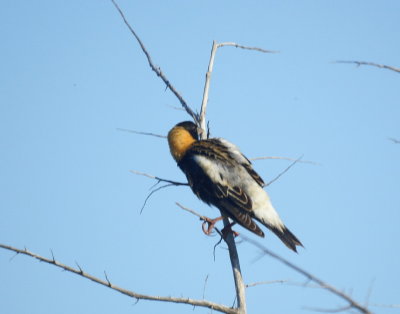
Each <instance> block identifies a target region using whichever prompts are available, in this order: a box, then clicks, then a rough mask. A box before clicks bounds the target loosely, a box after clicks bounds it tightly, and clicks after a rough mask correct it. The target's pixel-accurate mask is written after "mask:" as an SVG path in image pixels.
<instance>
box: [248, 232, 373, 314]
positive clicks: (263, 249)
mask: <svg viewBox="0 0 400 314" xmlns="http://www.w3.org/2000/svg"><path fill="white" fill-rule="evenodd" d="M240 237H241V238H242V239H243V240H244V241H246V242H249V243H251V244H252V245H254V246H255V247H257V248H258V249H260V250H261V252H262V253H264V254H266V255H269V256H271V257H273V258H274V259H276V260H278V261H279V262H281V263H282V264H284V265H286V266H288V267H289V268H291V269H293V270H295V271H296V272H298V273H300V274H302V275H303V276H304V277H306V278H307V280H309V281H312V282H314V283H316V284H317V285H318V286H319V287H321V288H323V289H326V290H328V291H329V292H331V293H333V294H334V295H336V296H338V297H340V298H341V299H343V300H345V301H346V302H347V303H348V308H353V309H355V310H358V311H359V312H361V313H364V314H372V313H371V312H370V311H369V310H368V309H367V308H366V307H364V306H362V305H361V304H360V303H358V302H357V301H355V300H354V299H352V298H351V297H350V296H348V295H347V294H345V293H344V292H342V291H339V290H338V289H336V288H335V287H333V286H331V285H330V284H328V283H326V282H324V281H323V280H321V279H319V278H318V277H316V276H314V275H313V274H311V273H309V272H307V271H305V270H304V269H302V268H300V267H299V266H296V265H295V264H293V263H292V262H289V261H288V260H287V259H285V258H283V257H281V256H279V255H277V254H275V253H274V252H272V251H270V250H269V249H267V248H266V247H264V246H263V245H261V244H260V243H258V242H256V241H254V240H252V239H250V238H248V237H246V236H243V235H241V236H240ZM346 309H347V307H346ZM335 311H336V310H335Z"/></svg>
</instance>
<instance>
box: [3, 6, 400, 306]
mask: <svg viewBox="0 0 400 314" xmlns="http://www.w3.org/2000/svg"><path fill="white" fill-rule="evenodd" d="M119 4H120V6H121V8H122V9H123V10H124V12H125V14H126V17H127V18H128V19H129V21H130V23H131V25H132V26H133V27H134V28H135V30H136V31H137V32H138V34H139V35H140V36H141V38H142V40H143V41H144V43H145V45H146V47H147V48H148V50H149V52H150V53H151V55H152V57H153V60H154V62H155V63H156V64H157V65H158V66H160V67H161V68H162V70H163V72H164V73H165V74H166V75H167V77H168V78H169V79H170V80H171V82H172V83H173V84H174V85H175V87H176V88H177V89H178V90H179V91H180V92H181V94H182V95H183V97H184V98H185V99H186V101H187V102H188V103H189V104H190V105H191V106H192V108H193V109H195V110H198V109H199V106H200V104H201V96H202V91H203V84H204V78H205V72H206V69H207V65H208V60H209V54H210V49H211V45H212V41H213V40H216V41H218V42H224V41H234V42H237V43H239V44H242V45H248V46H258V47H262V48H265V49H271V50H278V51H280V53H279V54H262V53H258V52H252V51H244V50H239V49H235V48H229V47H227V48H223V49H221V50H219V51H218V54H217V57H216V60H215V66H214V73H213V77H212V82H211V90H210V98H209V107H208V115H207V117H208V120H209V121H210V126H211V134H212V136H218V137H224V138H226V139H228V140H230V141H232V142H234V143H235V144H237V145H238V146H239V147H240V148H241V150H242V151H243V152H244V153H245V154H246V155H247V156H248V157H249V158H251V157H258V156H283V157H291V158H297V157H299V156H303V158H304V159H305V160H312V161H315V162H317V163H319V164H320V165H318V166H315V165H310V164H297V165H295V166H294V167H293V168H292V169H291V170H290V171H289V172H288V173H286V174H285V175H284V176H282V177H281V178H280V179H279V180H278V181H277V182H275V183H273V184H272V185H271V186H269V187H268V188H267V191H268V193H269V194H270V196H271V199H272V202H273V204H274V206H275V207H276V209H277V210H278V212H279V213H280V215H281V217H282V219H283V220H284V221H285V223H286V224H287V225H288V227H289V228H290V229H291V230H292V231H293V233H295V234H296V236H297V237H298V238H299V239H300V240H301V241H302V242H303V243H304V245H305V249H300V251H299V254H298V255H296V254H293V253H292V252H291V251H289V250H288V249H287V248H286V247H285V246H283V245H282V244H281V243H280V241H279V240H278V239H277V238H276V237H275V236H274V235H272V234H271V233H270V232H267V235H266V238H265V239H257V240H258V241H259V242H260V243H262V244H264V245H265V246H266V247H268V248H269V249H271V250H273V251H274V252H276V253H278V254H280V255H282V256H284V257H285V258H287V259H289V260H290V261H292V262H293V263H295V264H297V265H299V266H301V267H302V268H304V269H306V270H308V271H310V272H312V273H313V274H315V275H316V276H318V277H320V278H321V279H323V280H326V281H327V282H329V283H331V284H332V285H334V286H336V287H337V288H339V289H342V290H344V291H346V292H348V293H349V294H351V295H352V296H353V297H354V298H355V299H357V300H358V301H360V302H361V303H364V302H366V301H368V302H369V304H370V305H371V310H372V311H375V312H379V313H396V312H398V309H392V308H386V307H382V306H379V307H378V306H376V305H389V304H400V298H399V296H400V283H399V278H400V273H399V267H398V265H400V253H399V252H400V250H399V244H398V239H399V238H400V228H399V222H400V205H399V204H400V193H399V186H400V165H399V158H400V144H395V143H393V142H392V141H390V140H389V139H388V138H397V139H400V129H399V125H400V124H399V118H400V106H399V96H398V90H399V89H398V82H399V74H398V73H395V72H392V71H388V70H383V69H377V68H373V67H366V66H362V67H356V66H355V65H348V64H335V63H333V62H334V61H336V60H359V61H371V62H376V63H381V64H387V65H392V66H400V59H399V56H400V44H399V41H398V34H399V30H400V22H399V21H400V20H399V12H400V2H398V1H395V0H393V1H380V2H379V3H378V2H376V1H370V0H367V1H341V0H338V1H250V2H246V4H244V3H243V2H239V1H218V2H215V1H197V2H192V1H190V2H189V1H186V2H184V1H146V2H144V1H141V2H139V1H123V0H120V1H119ZM0 26H1V27H0V36H1V38H2V48H1V58H0V68H1V71H0V147H1V155H0V161H1V162H0V173H1V175H0V189H1V191H2V192H1V197H0V208H1V210H0V242H1V243H5V244H9V245H13V246H16V247H19V248H23V247H27V248H28V249H30V250H31V251H33V252H36V253H38V254H41V255H44V256H47V257H50V256H51V253H50V250H52V251H53V252H54V255H55V258H56V259H57V260H59V261H61V262H63V263H66V264H69V265H71V266H74V265H75V263H76V262H77V263H79V265H80V266H81V267H82V268H83V269H84V270H85V271H87V272H89V273H91V274H93V275H95V276H99V277H104V271H106V272H107V274H108V277H109V279H110V280H111V281H112V282H113V283H115V284H117V285H119V286H122V287H125V288H127V289H131V290H134V291H136V292H139V293H144V294H154V295H171V296H185V297H191V298H202V297H203V293H204V296H205V298H207V299H210V300H212V301H215V302H221V303H224V304H227V305H231V304H232V303H233V300H234V288H233V282H232V276H231V269H230V267H229V261H228V256H227V251H226V250H225V247H224V245H222V246H220V247H218V248H217V249H216V259H215V261H214V258H213V247H214V245H215V243H216V242H217V241H218V238H217V237H207V236H205V235H204V234H203V233H202V232H201V224H200V222H199V221H198V220H197V218H195V217H194V216H192V215H190V214H188V213H186V212H184V211H182V210H181V209H179V208H178V207H177V206H176V205H175V202H177V201H178V202H180V203H182V204H184V205H185V206H187V207H190V208H193V209H195V210H197V211H198V212H200V213H202V214H204V215H207V216H210V217H214V216H217V214H218V212H217V210H216V209H214V208H209V207H208V206H207V205H205V204H203V203H201V202H200V201H199V200H197V199H196V197H195V196H194V195H193V194H192V192H191V191H190V190H189V189H188V188H186V187H172V188H167V189H163V190H161V191H159V192H158V193H156V194H154V195H153V196H152V198H150V200H149V201H148V203H147V206H146V207H145V209H144V211H143V213H142V214H140V209H141V207H142V204H143V201H144V199H145V198H146V196H147V195H148V193H149V191H150V190H149V189H150V188H151V187H152V185H153V184H154V183H155V182H154V181H152V180H150V179H148V178H144V177H140V176H135V175H134V174H132V173H131V172H130V170H133V169H134V170H138V171H143V172H147V173H150V174H153V175H157V176H160V177H163V178H169V179H172V180H177V181H184V180H185V178H184V176H183V174H182V173H181V172H180V170H179V169H178V168H177V167H176V164H175V163H174V161H173V159H172V157H171V156H170V154H169V149H168V145H167V143H166V141H165V140H164V139H159V138H155V137H147V136H140V135H134V134H131V133H127V132H122V131H118V130H117V129H118V128H127V129H133V130H138V131H144V132H154V133H158V134H166V133H167V132H168V130H169V129H170V128H171V127H172V126H173V125H175V124H176V123H177V122H180V121H183V120H187V119H189V117H188V115H187V114H186V113H185V112H183V111H179V110H175V109H174V107H177V106H179V103H178V102H177V100H176V98H175V97H174V96H173V95H172V94H171V93H170V92H169V91H165V86H164V85H163V83H162V82H161V80H160V79H159V78H157V77H156V76H155V75H154V73H153V72H152V71H151V70H150V68H149V67H148V64H147V61H146V60H145V58H144V55H143V54H142V52H141V50H140V48H139V46H138V44H137V43H136V42H135V40H134V38H133V37H132V35H131V34H130V33H129V32H128V30H127V29H126V27H125V25H124V24H123V22H122V20H121V18H120V16H119V15H118V13H117V11H116V10H115V8H114V7H113V5H112V3H111V2H110V1H34V2H31V1H2V3H1V4H0ZM288 165H289V163H288V162H287V161H283V160H264V161H255V162H254V168H255V169H256V170H257V172H259V173H260V174H261V175H262V177H263V178H264V179H265V181H269V180H271V179H273V178H274V177H275V176H276V175H277V174H279V173H280V172H281V171H282V170H283V169H285V168H286V167H287V166H288ZM237 231H239V232H241V233H243V234H244V235H247V236H249V237H252V238H255V239H256V237H255V236H254V237H253V235H250V234H249V233H248V232H247V231H245V230H243V229H241V228H240V227H238V228H237ZM238 250H239V254H240V258H241V265H242V270H243V275H244V278H245V281H246V283H252V282H256V281H265V280H288V281H289V283H285V284H271V285H265V286H257V287H253V288H249V289H248V290H247V302H248V309H249V313H267V312H271V313H304V312H307V311H305V310H304V307H318V308H326V309H331V308H335V307H337V306H338V305H341V304H342V303H341V301H340V300H339V299H337V298H336V297H333V296H331V295H330V294H329V293H327V292H325V291H323V290H319V289H314V288H304V287H299V286H296V285H293V284H291V283H304V278H302V277H301V276H300V275H298V274H297V273H295V272H293V271H292V270H290V269H288V268H287V267H285V266H283V265H281V264H279V263H278V262H276V261H274V260H272V259H270V258H269V257H263V258H262V259H258V260H256V259H257V257H258V256H259V252H258V251H257V249H256V248H254V247H252V246H251V245H250V244H247V243H240V244H239V246H238ZM12 257H13V254H11V253H9V252H7V251H1V252H0V269H1V271H0V295H1V305H0V309H1V312H2V313H17V314H22V313H71V312H75V313H156V312H160V311H162V312H167V313H168V312H174V313H188V311H190V312H192V308H191V307H189V306H186V305H174V304H172V305H171V304H162V303H155V302H146V301H139V302H138V303H137V304H135V302H134V301H133V300H131V299H129V298H128V297H125V296H123V295H120V294H118V293H116V292H114V291H111V290H109V289H107V288H105V287H102V286H99V285H96V284H94V283H92V282H90V281H87V280H84V279H83V278H80V277H77V276H74V275H73V274H70V273H66V272H62V271H60V270H59V269H56V268H54V267H52V266H49V265H45V264H43V263H39V262H37V261H34V260H33V259H29V258H27V257H23V256H16V257H14V258H12ZM255 260H256V261H255ZM206 278H207V280H206ZM205 282H206V285H205ZM204 286H205V288H204ZM195 312H197V313H209V311H208V310H204V309H200V308H196V309H195Z"/></svg>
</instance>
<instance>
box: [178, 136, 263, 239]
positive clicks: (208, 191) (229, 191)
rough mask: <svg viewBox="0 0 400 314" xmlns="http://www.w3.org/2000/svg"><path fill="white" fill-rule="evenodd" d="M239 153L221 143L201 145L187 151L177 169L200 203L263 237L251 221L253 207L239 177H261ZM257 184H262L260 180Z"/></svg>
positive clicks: (204, 142) (201, 142)
mask: <svg viewBox="0 0 400 314" xmlns="http://www.w3.org/2000/svg"><path fill="white" fill-rule="evenodd" d="M232 145H233V144H232ZM237 152H238V153H239V154H240V155H237V154H238V153H237ZM237 152H236V151H235V150H232V147H230V146H227V145H225V143H224V142H222V141H220V140H218V139H209V140H203V141H198V142H195V143H194V144H193V145H192V146H191V147H190V148H189V149H188V150H187V152H186V154H185V156H184V157H183V158H182V159H181V161H180V162H179V163H178V166H179V167H180V168H181V169H182V170H183V172H184V173H185V174H186V176H187V178H188V181H189V184H190V186H191V188H192V190H193V192H194V193H195V194H196V195H197V196H198V197H199V198H200V199H201V200H203V201H204V202H206V203H208V204H212V205H214V206H216V207H217V208H219V209H220V210H221V212H222V213H223V214H225V215H227V216H229V217H230V218H232V219H233V220H234V221H235V222H237V223H239V224H240V225H242V226H243V227H245V228H247V229H248V230H250V231H252V232H254V233H256V234H258V235H260V236H264V233H263V232H262V230H261V229H260V228H259V227H258V226H257V224H256V223H255V222H254V221H253V219H252V217H253V216H254V214H253V212H252V205H253V204H252V201H251V198H250V197H249V196H248V195H247V194H246V193H245V192H244V191H243V189H242V188H241V187H240V186H239V183H240V179H241V178H240V177H238V175H239V174H241V173H242V174H243V173H247V174H248V175H250V176H251V177H252V178H253V179H254V180H256V179H255V178H257V177H259V176H258V175H257V174H256V173H255V171H254V170H252V167H251V163H250V162H249V161H248V160H247V158H245V157H244V156H243V155H242V154H241V153H240V152H239V150H237ZM256 182H257V183H258V184H260V183H259V182H260V181H259V180H256ZM261 182H262V180H261Z"/></svg>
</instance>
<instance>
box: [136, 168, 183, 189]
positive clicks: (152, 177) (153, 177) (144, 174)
mask: <svg viewBox="0 0 400 314" xmlns="http://www.w3.org/2000/svg"><path fill="white" fill-rule="evenodd" d="M129 171H130V172H132V173H133V174H137V175H139V176H144V177H147V178H150V179H154V180H157V181H158V183H160V182H166V183H170V184H172V185H177V186H179V185H187V186H189V184H188V183H185V182H178V181H172V180H168V179H163V178H160V177H157V176H153V175H151V174H148V173H144V172H140V171H136V170H129Z"/></svg>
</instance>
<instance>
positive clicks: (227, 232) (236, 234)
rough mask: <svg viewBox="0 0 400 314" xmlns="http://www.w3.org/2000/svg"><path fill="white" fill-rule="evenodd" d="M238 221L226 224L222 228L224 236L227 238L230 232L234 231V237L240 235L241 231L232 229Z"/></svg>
mask: <svg viewBox="0 0 400 314" xmlns="http://www.w3.org/2000/svg"><path fill="white" fill-rule="evenodd" d="M235 223H236V222H231V223H230V224H229V225H227V226H225V227H224V228H223V229H222V230H221V233H222V236H223V237H224V238H225V237H226V236H227V235H228V234H229V232H232V233H233V237H234V238H236V237H237V236H238V235H239V232H236V231H235V230H233V229H232V226H233V225H234V224H235Z"/></svg>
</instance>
